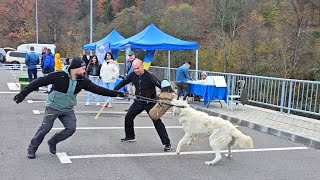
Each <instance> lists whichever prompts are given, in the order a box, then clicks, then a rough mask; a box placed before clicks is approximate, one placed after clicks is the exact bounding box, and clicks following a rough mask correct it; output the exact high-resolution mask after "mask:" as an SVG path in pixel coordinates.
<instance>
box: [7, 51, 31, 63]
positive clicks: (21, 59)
mask: <svg viewBox="0 0 320 180" xmlns="http://www.w3.org/2000/svg"><path fill="white" fill-rule="evenodd" d="M26 55H27V52H22V51H8V52H7V55H6V61H5V62H6V63H9V64H25V57H26Z"/></svg>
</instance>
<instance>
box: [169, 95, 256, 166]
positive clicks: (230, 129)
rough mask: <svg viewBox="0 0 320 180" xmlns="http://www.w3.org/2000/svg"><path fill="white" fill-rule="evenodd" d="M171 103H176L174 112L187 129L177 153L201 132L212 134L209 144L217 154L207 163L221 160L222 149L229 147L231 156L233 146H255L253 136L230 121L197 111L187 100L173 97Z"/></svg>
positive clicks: (212, 163)
mask: <svg viewBox="0 0 320 180" xmlns="http://www.w3.org/2000/svg"><path fill="white" fill-rule="evenodd" d="M170 103H171V104H172V105H174V107H173V114H174V115H177V116H178V117H179V122H180V123H181V124H182V127H183V130H184V131H185V135H184V136H183V138H182V139H181V140H180V141H179V143H178V145H177V149H176V153H177V154H179V153H180V148H181V146H182V145H184V144H186V143H187V144H189V145H191V144H192V143H193V142H194V140H195V139H196V138H197V136H198V135H200V134H202V135H206V134H207V135H210V136H209V144H210V146H211V147H212V149H213V151H214V152H215V155H216V157H215V159H213V160H212V161H206V162H205V163H206V164H207V165H214V164H215V163H217V162H218V161H220V159H221V154H220V150H223V149H227V148H228V150H229V153H228V154H226V157H228V158H230V157H231V147H233V146H235V145H239V146H240V147H242V148H252V147H253V142H252V139H251V137H250V136H246V135H244V134H243V133H242V132H241V131H239V130H238V129H237V128H235V127H234V126H233V125H232V124H231V123H230V122H229V121H226V120H223V119H222V118H220V117H214V116H209V115H208V114H207V113H204V112H201V111H197V110H195V109H193V108H191V107H190V105H189V104H188V103H187V101H182V100H176V99H173V100H172V101H170ZM177 106H178V107H177Z"/></svg>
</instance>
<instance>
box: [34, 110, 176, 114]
mask: <svg viewBox="0 0 320 180" xmlns="http://www.w3.org/2000/svg"><path fill="white" fill-rule="evenodd" d="M39 112H40V114H44V111H39ZM98 112H99V111H75V113H76V114H97V113H98ZM101 114H120V115H121V114H123V115H125V114H127V112H125V111H103V112H101ZM140 114H147V112H142V113H140ZM166 114H172V112H166Z"/></svg>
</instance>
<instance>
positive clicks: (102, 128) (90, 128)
mask: <svg viewBox="0 0 320 180" xmlns="http://www.w3.org/2000/svg"><path fill="white" fill-rule="evenodd" d="M134 128H135V129H154V126H145V127H143V126H142V127H134ZM166 128H167V129H182V126H166ZM63 129H64V128H52V129H51V130H52V131H58V130H63ZM113 129H123V127H77V130H113Z"/></svg>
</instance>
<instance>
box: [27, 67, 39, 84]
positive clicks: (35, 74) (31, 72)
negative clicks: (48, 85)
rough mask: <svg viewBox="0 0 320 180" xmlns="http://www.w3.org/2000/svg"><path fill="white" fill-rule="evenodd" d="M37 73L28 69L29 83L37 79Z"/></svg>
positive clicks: (35, 70)
mask: <svg viewBox="0 0 320 180" xmlns="http://www.w3.org/2000/svg"><path fill="white" fill-rule="evenodd" d="M37 73H38V70H37V69H28V80H29V82H31V81H32V80H34V79H37V78H38V76H37ZM32 76H33V78H32Z"/></svg>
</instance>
